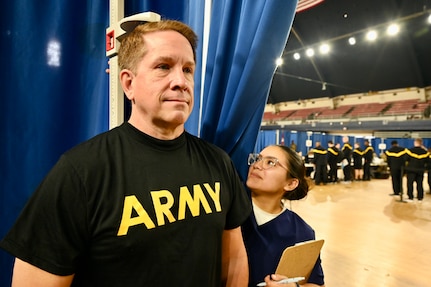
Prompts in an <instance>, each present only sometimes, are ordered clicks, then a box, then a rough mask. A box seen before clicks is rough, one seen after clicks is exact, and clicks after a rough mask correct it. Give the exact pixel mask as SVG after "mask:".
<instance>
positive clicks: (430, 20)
mask: <svg viewBox="0 0 431 287" xmlns="http://www.w3.org/2000/svg"><path fill="white" fill-rule="evenodd" d="M428 24H431V14H430V15H429V16H428Z"/></svg>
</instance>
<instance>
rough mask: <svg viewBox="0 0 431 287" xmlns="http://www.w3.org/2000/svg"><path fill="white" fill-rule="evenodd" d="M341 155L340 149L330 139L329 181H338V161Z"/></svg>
mask: <svg viewBox="0 0 431 287" xmlns="http://www.w3.org/2000/svg"><path fill="white" fill-rule="evenodd" d="M339 157H340V150H339V149H337V147H336V146H335V145H334V143H333V142H332V141H328V165H329V176H328V178H329V182H331V183H337V182H338V162H339V160H338V159H339Z"/></svg>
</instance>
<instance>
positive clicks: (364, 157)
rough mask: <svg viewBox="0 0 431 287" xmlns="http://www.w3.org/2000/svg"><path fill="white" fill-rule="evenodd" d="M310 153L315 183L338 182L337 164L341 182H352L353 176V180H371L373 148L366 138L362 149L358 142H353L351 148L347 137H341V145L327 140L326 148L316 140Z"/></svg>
mask: <svg viewBox="0 0 431 287" xmlns="http://www.w3.org/2000/svg"><path fill="white" fill-rule="evenodd" d="M312 153H313V159H312V163H313V164H314V168H315V169H314V181H315V183H316V184H317V185H319V184H321V183H322V184H326V183H337V182H339V179H338V165H339V164H340V165H341V169H342V171H343V175H344V177H343V181H342V182H345V183H349V182H352V180H353V177H355V178H354V179H355V180H371V162H372V160H373V154H374V149H373V147H372V146H370V143H369V141H368V140H365V141H364V148H363V149H362V148H361V147H360V145H359V143H355V145H354V148H353V147H352V145H351V144H350V142H349V138H348V137H343V146H342V147H341V144H339V143H337V144H334V143H333V142H332V141H328V148H327V149H325V148H324V147H323V146H322V145H321V143H320V142H316V145H315V147H314V149H312ZM327 166H329V169H328V168H327Z"/></svg>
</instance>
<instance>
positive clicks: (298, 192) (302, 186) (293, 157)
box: [276, 145, 311, 200]
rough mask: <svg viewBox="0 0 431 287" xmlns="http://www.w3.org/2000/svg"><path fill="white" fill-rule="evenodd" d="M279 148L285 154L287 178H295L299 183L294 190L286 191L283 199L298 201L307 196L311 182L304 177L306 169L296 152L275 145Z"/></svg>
mask: <svg viewBox="0 0 431 287" xmlns="http://www.w3.org/2000/svg"><path fill="white" fill-rule="evenodd" d="M276 146H277V147H279V148H281V149H282V150H283V151H284V152H285V154H286V163H287V169H288V174H287V177H288V178H296V179H298V181H299V183H298V186H297V187H296V188H295V189H294V190H289V191H286V192H285V193H284V195H283V198H285V199H288V200H299V199H302V198H304V197H306V196H307V194H308V191H309V190H310V187H311V181H310V179H309V178H307V177H306V173H305V171H306V168H305V165H304V161H303V160H302V158H301V157H300V156H299V154H297V153H296V151H294V150H292V149H291V148H290V147H287V146H284V145H276Z"/></svg>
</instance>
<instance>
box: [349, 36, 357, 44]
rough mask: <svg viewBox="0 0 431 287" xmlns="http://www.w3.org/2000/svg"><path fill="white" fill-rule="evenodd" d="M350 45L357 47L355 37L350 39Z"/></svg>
mask: <svg viewBox="0 0 431 287" xmlns="http://www.w3.org/2000/svg"><path fill="white" fill-rule="evenodd" d="M349 44H350V45H352V46H353V45H355V44H356V38H355V37H350V38H349Z"/></svg>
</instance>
